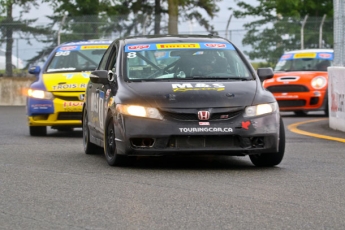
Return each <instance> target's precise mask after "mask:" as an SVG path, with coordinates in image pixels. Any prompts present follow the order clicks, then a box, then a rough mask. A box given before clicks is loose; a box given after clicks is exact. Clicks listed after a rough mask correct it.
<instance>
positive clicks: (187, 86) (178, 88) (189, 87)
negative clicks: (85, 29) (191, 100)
mask: <svg viewBox="0 0 345 230" xmlns="http://www.w3.org/2000/svg"><path fill="white" fill-rule="evenodd" d="M172 88H173V91H174V92H186V91H199V90H215V91H223V90H225V86H224V85H223V84H221V83H213V84H205V83H196V84H194V85H193V84H192V83H183V84H172Z"/></svg>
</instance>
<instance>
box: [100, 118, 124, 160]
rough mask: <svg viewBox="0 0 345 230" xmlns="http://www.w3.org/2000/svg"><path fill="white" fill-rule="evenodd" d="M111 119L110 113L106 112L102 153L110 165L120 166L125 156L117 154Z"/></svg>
mask: <svg viewBox="0 0 345 230" xmlns="http://www.w3.org/2000/svg"><path fill="white" fill-rule="evenodd" d="M113 121H114V120H113V117H112V114H111V113H108V115H107V119H106V126H105V132H104V154H105V159H106V160H107V163H108V164H109V165H110V166H120V165H123V164H124V161H125V158H126V156H123V155H119V154H117V148H116V142H115V127H114V122H113Z"/></svg>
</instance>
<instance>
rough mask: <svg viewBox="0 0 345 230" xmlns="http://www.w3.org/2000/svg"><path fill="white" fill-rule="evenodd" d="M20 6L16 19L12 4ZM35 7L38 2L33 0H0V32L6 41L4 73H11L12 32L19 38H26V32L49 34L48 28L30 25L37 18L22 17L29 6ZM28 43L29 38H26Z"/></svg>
mask: <svg viewBox="0 0 345 230" xmlns="http://www.w3.org/2000/svg"><path fill="white" fill-rule="evenodd" d="M15 5H17V6H20V7H22V11H21V12H20V17H19V18H18V19H15V18H13V12H12V11H13V6H15ZM32 6H33V7H37V6H38V4H37V2H36V1H35V0H0V13H1V14H2V15H3V14H5V16H2V17H1V18H0V19H1V21H0V33H1V34H2V37H3V38H4V41H2V42H5V43H6V75H7V76H12V75H13V65H12V48H13V33H17V34H18V35H19V36H21V38H24V39H25V38H27V35H28V34H32V35H34V36H36V35H41V34H49V29H48V28H43V27H35V26H31V25H32V24H33V23H34V22H35V21H36V20H37V19H26V20H24V19H23V18H22V16H23V14H24V13H27V12H29V10H30V8H31V7H32ZM26 40H27V42H28V43H29V44H30V40H29V39H26Z"/></svg>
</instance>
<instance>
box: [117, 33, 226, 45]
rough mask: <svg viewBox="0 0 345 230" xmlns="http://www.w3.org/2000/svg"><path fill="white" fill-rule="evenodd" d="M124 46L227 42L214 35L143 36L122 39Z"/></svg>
mask: <svg viewBox="0 0 345 230" xmlns="http://www.w3.org/2000/svg"><path fill="white" fill-rule="evenodd" d="M122 40H124V42H125V43H126V44H138V43H167V42H177V41H178V42H227V43H229V41H228V40H226V39H225V38H222V37H219V36H215V35H212V34H210V35H195V34H193V35H192V34H185V35H184V34H179V35H145V36H133V37H126V38H123V39H122Z"/></svg>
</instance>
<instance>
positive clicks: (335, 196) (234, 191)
mask: <svg viewBox="0 0 345 230" xmlns="http://www.w3.org/2000/svg"><path fill="white" fill-rule="evenodd" d="M283 119H284V123H285V127H286V139H287V143H286V151H285V157H284V159H283V161H282V163H281V164H280V165H279V166H278V167H274V168H256V167H254V166H253V165H252V164H251V162H250V160H249V158H248V157H169V158H139V159H137V161H135V162H133V164H131V165H130V166H128V167H118V168H117V167H110V166H108V165H107V163H106V161H105V159H104V156H103V155H102V154H97V155H85V154H84V153H83V148H82V132H81V130H75V131H74V132H71V133H63V132H57V131H55V130H49V132H48V136H47V137H31V136H29V131H28V127H27V124H26V117H25V107H6V106H0V196H1V200H0V210H1V211H0V229H121V230H122V229H198V230H200V229H284V230H286V229H303V230H305V229H313V230H315V229H344V228H345V218H344V216H345V208H344V207H345V199H344V194H345V192H344V191H345V170H344V165H345V149H344V147H345V143H344V142H342V141H339V140H345V135H344V133H343V132H340V131H335V130H331V129H330V128H329V127H328V126H327V122H328V121H327V118H324V117H322V115H319V114H314V115H309V116H307V117H296V116H293V115H291V114H283ZM316 120H317V121H316ZM300 131H304V132H307V133H308V134H306V133H304V134H301V133H298V132H300ZM310 134H312V135H314V136H310ZM316 135H320V136H316ZM324 137H332V138H339V140H336V139H330V138H328V139H325V138H324Z"/></svg>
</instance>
